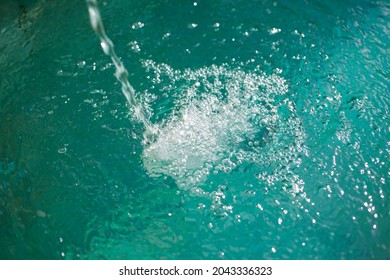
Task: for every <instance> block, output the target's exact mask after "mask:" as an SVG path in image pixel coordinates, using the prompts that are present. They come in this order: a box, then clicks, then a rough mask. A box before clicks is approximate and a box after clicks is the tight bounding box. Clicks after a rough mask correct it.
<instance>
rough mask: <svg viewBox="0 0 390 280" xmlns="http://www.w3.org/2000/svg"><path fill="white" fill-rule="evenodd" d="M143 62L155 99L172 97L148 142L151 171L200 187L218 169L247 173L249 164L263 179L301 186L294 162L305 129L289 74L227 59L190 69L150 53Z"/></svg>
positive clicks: (146, 151) (145, 156)
mask: <svg viewBox="0 0 390 280" xmlns="http://www.w3.org/2000/svg"><path fill="white" fill-rule="evenodd" d="M144 66H145V67H146V69H147V70H148V72H150V73H151V75H150V76H149V78H150V79H151V80H152V83H154V84H156V85H158V87H157V86H156V87H155V88H159V89H160V92H159V93H158V94H157V95H155V97H154V98H150V99H151V100H158V99H159V98H161V97H164V98H167V99H172V100H173V105H172V108H173V109H172V110H171V112H170V113H169V114H168V117H165V118H164V120H163V121H162V122H161V123H160V124H159V125H156V127H155V130H156V131H157V137H156V139H155V141H154V142H153V143H150V144H145V149H144V151H143V163H144V166H145V168H146V169H147V171H148V173H149V175H150V176H161V175H163V176H170V177H172V178H174V180H175V181H176V183H177V184H178V185H179V186H180V187H181V188H185V189H189V188H193V189H194V188H196V189H197V190H199V188H201V187H202V185H203V184H204V183H205V182H206V180H207V179H208V178H209V177H210V176H211V175H212V176H214V175H216V174H228V173H231V172H234V171H238V172H240V171H239V169H238V167H240V166H242V165H244V164H245V165H251V166H253V167H254V168H255V170H256V179H257V180H258V181H263V182H265V183H266V184H267V185H276V184H280V185H281V186H282V187H283V188H291V189H292V190H293V191H294V192H299V191H302V189H303V182H302V181H301V180H300V179H299V177H298V176H297V175H295V174H294V168H295V167H297V166H299V164H300V161H301V158H300V157H301V155H302V153H304V150H305V149H304V139H305V134H304V131H303V128H302V125H301V122H300V120H299V118H298V116H297V115H296V112H295V105H294V103H293V102H292V101H291V100H290V99H289V97H288V86H287V83H286V81H285V80H284V79H283V78H281V77H280V76H277V75H269V76H267V75H265V74H264V73H263V72H261V70H260V69H259V67H255V69H254V70H253V71H250V72H247V71H244V70H242V69H241V68H240V67H236V68H231V67H229V66H228V65H226V64H224V65H221V66H215V65H212V66H210V67H204V68H200V69H196V70H192V69H185V70H183V71H179V70H174V69H172V68H171V67H170V66H168V65H166V64H159V65H157V64H156V63H154V62H153V61H150V60H148V61H144ZM148 94H150V93H148ZM149 105H150V104H149Z"/></svg>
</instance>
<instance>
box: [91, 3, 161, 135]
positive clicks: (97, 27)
mask: <svg viewBox="0 0 390 280" xmlns="http://www.w3.org/2000/svg"><path fill="white" fill-rule="evenodd" d="M86 3H87V6H88V12H89V18H90V20H91V25H92V28H93V30H94V31H95V33H96V35H97V36H98V38H99V40H100V45H101V47H102V49H103V52H104V53H105V54H106V55H107V56H109V57H110V58H111V60H112V62H113V63H114V65H115V69H116V71H115V76H116V78H117V80H118V81H119V82H120V83H121V86H122V92H123V95H124V96H125V98H126V100H127V102H128V104H129V105H130V106H131V107H132V108H133V109H134V112H135V116H136V118H138V119H139V120H140V121H141V122H142V124H143V125H144V126H145V132H144V137H145V141H146V142H151V141H152V139H153V135H154V134H155V133H154V132H153V131H154V130H153V127H152V124H151V123H150V122H149V120H148V119H147V118H146V116H145V113H144V110H143V108H142V106H140V105H139V103H138V101H137V99H136V96H135V91H134V88H133V86H132V85H131V84H130V82H129V80H128V77H129V73H128V72H127V70H126V68H125V66H124V65H123V63H122V62H121V60H120V58H119V57H118V56H117V54H116V52H115V47H114V43H113V42H112V41H111V39H110V38H109V37H108V36H107V34H106V31H105V29H104V25H103V20H102V17H101V15H100V10H99V5H98V1H97V0H86Z"/></svg>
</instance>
